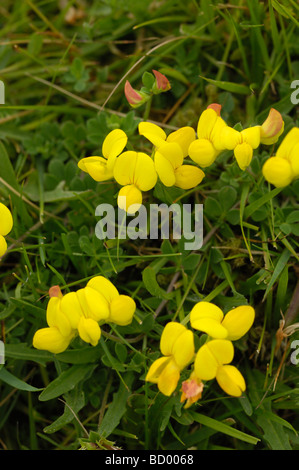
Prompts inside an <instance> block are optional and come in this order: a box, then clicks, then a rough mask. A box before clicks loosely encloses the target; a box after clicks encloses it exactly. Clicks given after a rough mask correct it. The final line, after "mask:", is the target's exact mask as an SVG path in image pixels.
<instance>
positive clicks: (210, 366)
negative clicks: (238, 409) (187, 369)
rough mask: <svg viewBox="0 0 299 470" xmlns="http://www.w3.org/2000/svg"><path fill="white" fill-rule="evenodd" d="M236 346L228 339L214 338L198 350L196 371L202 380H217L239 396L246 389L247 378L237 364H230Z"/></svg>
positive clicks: (224, 388) (225, 389)
mask: <svg viewBox="0 0 299 470" xmlns="http://www.w3.org/2000/svg"><path fill="white" fill-rule="evenodd" d="M233 357H234V347H233V344H232V342H231V341H229V340H227V339H213V340H211V341H208V342H207V343H205V344H204V345H203V346H201V348H200V349H199V350H198V352H197V354H196V358H195V361H194V373H195V375H196V376H197V377H200V379H201V380H205V381H206V380H212V379H215V378H216V380H217V382H218V384H219V386H220V387H221V388H222V389H223V390H224V391H225V392H226V393H227V394H228V395H231V396H235V397H239V396H241V395H242V393H243V392H244V391H245V390H246V384H245V380H244V378H243V376H242V374H241V373H240V372H239V371H238V369H237V368H236V367H235V366H232V365H230V363H231V362H232V360H233Z"/></svg>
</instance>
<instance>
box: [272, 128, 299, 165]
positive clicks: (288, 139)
mask: <svg viewBox="0 0 299 470" xmlns="http://www.w3.org/2000/svg"><path fill="white" fill-rule="evenodd" d="M298 142H299V127H293V128H292V129H291V130H290V132H288V134H287V135H286V136H285V138H284V139H283V141H282V142H281V144H280V146H279V147H278V149H277V152H276V156H277V157H280V158H287V159H288V158H289V155H290V153H291V151H292V150H293V147H294V146H295V145H296V144H297V143H298Z"/></svg>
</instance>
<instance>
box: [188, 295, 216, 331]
mask: <svg viewBox="0 0 299 470" xmlns="http://www.w3.org/2000/svg"><path fill="white" fill-rule="evenodd" d="M202 318H211V319H214V320H215V321H217V322H218V323H220V322H221V321H222V319H223V312H222V310H221V309H220V308H219V307H217V305H215V304H212V303H211V302H205V301H202V302H198V303H197V304H195V305H194V307H193V308H192V310H191V312H190V323H191V326H192V328H196V326H195V323H196V321H197V320H200V319H202Z"/></svg>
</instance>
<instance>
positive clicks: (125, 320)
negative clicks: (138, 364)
mask: <svg viewBox="0 0 299 470" xmlns="http://www.w3.org/2000/svg"><path fill="white" fill-rule="evenodd" d="M49 295H50V300H49V302H48V306H47V312H46V318H47V324H48V328H42V329H40V330H38V331H36V333H35V335H34V337H33V346H34V347H35V348H37V349H43V350H47V351H50V352H53V353H55V354H58V353H60V352H63V351H64V350H65V349H66V348H67V347H68V345H69V344H70V342H71V340H72V339H73V338H74V336H75V334H76V333H78V334H79V336H80V338H81V339H82V340H83V341H85V342H87V343H90V344H91V345H92V346H96V345H97V344H98V341H99V339H100V337H101V328H100V325H99V323H101V324H103V323H115V324H117V325H121V326H124V325H128V324H129V323H131V322H132V319H133V315H134V313H135V310H136V304H135V302H134V300H133V299H132V298H131V297H129V296H127V295H120V294H119V292H118V290H117V289H116V287H115V286H114V285H113V284H112V282H110V281H109V280H108V279H106V278H104V277H103V276H96V277H94V278H92V279H91V280H90V281H89V282H88V283H87V285H86V287H84V288H82V289H79V290H77V292H68V293H67V294H65V295H64V296H63V295H62V293H61V290H60V288H59V287H58V286H54V287H51V289H50V290H49Z"/></svg>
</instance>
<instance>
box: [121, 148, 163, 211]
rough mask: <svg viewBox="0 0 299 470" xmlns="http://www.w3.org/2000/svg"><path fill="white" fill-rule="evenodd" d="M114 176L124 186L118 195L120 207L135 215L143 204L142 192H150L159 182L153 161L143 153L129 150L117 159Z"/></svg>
mask: <svg viewBox="0 0 299 470" xmlns="http://www.w3.org/2000/svg"><path fill="white" fill-rule="evenodd" d="M113 174H114V178H115V180H116V181H117V182H118V183H119V184H120V185H121V186H123V188H122V189H121V191H120V192H119V195H118V205H119V207H120V208H122V209H124V210H126V211H127V212H128V213H135V212H136V211H137V210H138V207H140V204H141V203H142V192H143V191H149V190H150V189H152V188H153V187H154V186H155V184H156V182H157V173H156V169H155V165H154V162H153V160H152V159H151V157H150V156H149V155H147V154H145V153H143V152H134V151H131V150H129V151H127V152H124V153H122V154H121V155H120V156H119V157H118V158H117V160H116V162H115V165H114V171H113ZM130 206H131V207H130ZM132 206H133V207H132Z"/></svg>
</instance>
